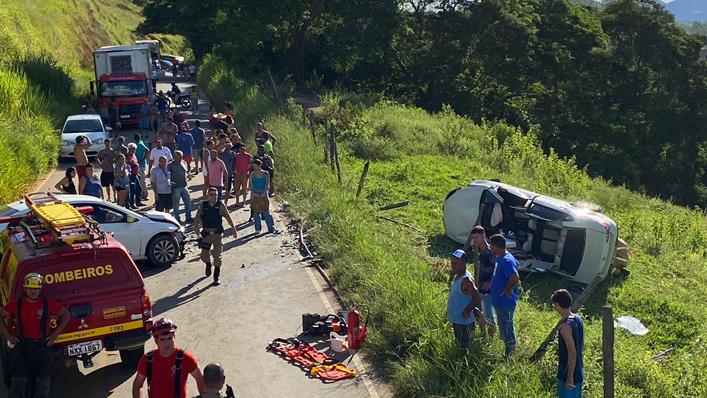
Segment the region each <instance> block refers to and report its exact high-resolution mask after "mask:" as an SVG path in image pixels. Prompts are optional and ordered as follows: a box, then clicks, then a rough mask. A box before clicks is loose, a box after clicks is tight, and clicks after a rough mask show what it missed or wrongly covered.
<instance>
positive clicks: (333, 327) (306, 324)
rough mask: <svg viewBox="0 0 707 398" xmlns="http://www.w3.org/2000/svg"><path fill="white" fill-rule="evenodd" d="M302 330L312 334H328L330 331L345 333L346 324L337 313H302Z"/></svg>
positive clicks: (342, 317)
mask: <svg viewBox="0 0 707 398" xmlns="http://www.w3.org/2000/svg"><path fill="white" fill-rule="evenodd" d="M302 332H303V333H305V334H312V335H329V334H330V333H331V332H336V333H339V334H346V332H347V324H346V321H345V320H344V316H343V315H341V313H339V314H336V315H334V314H329V315H323V316H322V315H319V314H309V313H307V314H302Z"/></svg>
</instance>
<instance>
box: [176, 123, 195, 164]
mask: <svg viewBox="0 0 707 398" xmlns="http://www.w3.org/2000/svg"><path fill="white" fill-rule="evenodd" d="M175 141H176V142H177V147H178V148H179V150H180V151H182V154H183V156H182V157H183V159H184V162H185V163H186V164H187V173H189V172H191V161H192V159H193V158H192V148H193V147H194V144H196V142H195V141H194V137H193V136H192V135H191V133H190V132H189V130H188V129H184V130H182V129H180V131H179V133H178V134H177V138H176V140H175Z"/></svg>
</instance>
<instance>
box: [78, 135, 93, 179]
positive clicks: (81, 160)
mask: <svg viewBox="0 0 707 398" xmlns="http://www.w3.org/2000/svg"><path fill="white" fill-rule="evenodd" d="M90 146H91V140H90V139H89V138H88V137H86V136H85V135H80V136H78V137H76V145H74V160H75V161H76V175H78V176H79V178H81V177H84V176H85V175H86V165H87V164H88V156H86V149H88V148H89V147H90Z"/></svg>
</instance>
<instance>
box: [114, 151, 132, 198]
mask: <svg viewBox="0 0 707 398" xmlns="http://www.w3.org/2000/svg"><path fill="white" fill-rule="evenodd" d="M114 170H115V190H116V192H117V196H116V198H115V203H117V204H118V206H122V207H126V206H127V204H128V194H129V193H130V192H129V189H130V172H129V168H128V165H127V163H125V155H123V154H122V153H121V154H120V155H118V158H117V159H116V161H115V166H114Z"/></svg>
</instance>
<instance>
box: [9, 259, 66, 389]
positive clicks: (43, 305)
mask: <svg viewBox="0 0 707 398" xmlns="http://www.w3.org/2000/svg"><path fill="white" fill-rule="evenodd" d="M43 282H44V279H43V278H42V276H41V275H40V274H38V273H35V272H31V273H29V274H27V276H25V279H24V281H23V283H22V287H23V288H24V291H25V294H24V296H23V297H21V298H20V299H19V300H12V301H10V302H8V303H7V304H6V305H5V307H4V308H0V317H2V318H3V319H4V318H5V317H10V316H11V317H13V318H14V319H15V334H12V333H10V331H9V330H8V329H7V327H6V325H5V322H0V333H2V335H3V336H4V337H5V340H6V341H7V345H8V347H9V348H10V349H9V359H10V364H11V365H12V368H11V369H10V372H11V376H12V386H11V389H10V398H23V397H25V396H26V391H27V385H28V383H29V382H30V381H31V380H32V378H34V382H35V392H34V397H35V398H48V397H49V385H50V380H51V371H52V345H53V344H54V341H55V340H56V338H57V336H58V335H59V334H60V333H61V332H62V330H64V328H65V327H66V324H67V323H68V322H69V313H68V312H67V311H66V309H65V308H64V307H62V306H61V305H60V304H59V303H57V302H56V301H54V300H51V299H48V298H46V297H44V296H42V284H43Z"/></svg>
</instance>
